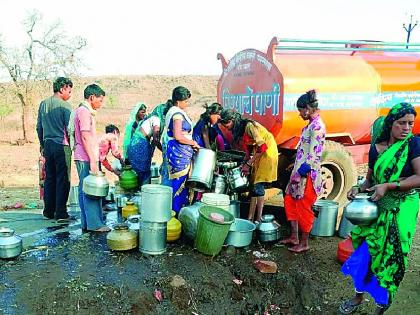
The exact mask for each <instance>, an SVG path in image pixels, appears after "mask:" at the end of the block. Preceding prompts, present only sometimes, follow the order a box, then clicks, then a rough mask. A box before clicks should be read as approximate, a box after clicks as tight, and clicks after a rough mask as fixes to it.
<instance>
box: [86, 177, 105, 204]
mask: <svg viewBox="0 0 420 315" xmlns="http://www.w3.org/2000/svg"><path fill="white" fill-rule="evenodd" d="M108 190H109V183H108V180H107V179H106V177H105V173H103V172H98V173H97V174H95V173H92V172H89V175H88V176H86V177H85V179H84V180H83V192H84V193H85V194H86V195H89V196H91V197H98V198H100V197H105V196H106V195H108Z"/></svg>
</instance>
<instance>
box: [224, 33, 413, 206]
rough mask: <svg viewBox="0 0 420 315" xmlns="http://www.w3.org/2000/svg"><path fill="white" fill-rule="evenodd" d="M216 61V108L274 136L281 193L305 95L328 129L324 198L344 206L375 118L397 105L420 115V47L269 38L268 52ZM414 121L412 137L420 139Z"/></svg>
mask: <svg viewBox="0 0 420 315" xmlns="http://www.w3.org/2000/svg"><path fill="white" fill-rule="evenodd" d="M217 57H218V59H219V60H221V63H222V68H223V72H222V74H221V76H220V79H219V81H218V86H217V98H218V102H219V103H221V104H222V105H223V107H224V108H232V109H235V110H236V111H237V112H239V113H241V114H243V115H244V116H246V117H250V118H252V119H254V120H256V121H258V122H260V123H261V124H263V125H264V126H265V127H266V128H267V129H268V130H269V131H270V132H271V133H272V134H273V135H274V138H275V139H276V142H277V145H278V149H279V168H278V182H277V183H276V185H277V187H279V188H282V189H284V187H285V185H286V183H287V181H288V176H287V171H286V167H287V166H288V165H290V163H292V162H293V159H294V153H295V150H296V148H297V145H298V143H299V140H300V134H301V130H302V128H303V126H304V125H305V124H306V123H305V122H304V121H303V120H302V119H301V118H300V117H299V115H298V112H297V110H296V106H295V104H296V101H297V99H298V97H299V96H300V95H301V94H303V93H305V92H306V91H307V90H310V89H316V90H317V93H318V100H319V106H320V109H321V116H322V118H323V120H324V122H325V124H326V127H327V135H326V140H327V141H326V146H325V148H324V152H323V155H322V176H323V180H324V190H323V194H322V196H321V198H323V199H331V200H336V201H338V202H341V203H342V202H344V201H345V200H346V193H347V191H348V190H349V189H350V187H351V186H352V185H354V184H355V183H356V181H357V168H356V164H362V163H366V162H367V159H368V150H369V146H370V139H371V135H370V131H371V126H372V123H373V122H374V121H375V119H376V118H377V117H379V116H381V115H386V114H387V112H388V111H389V108H390V107H392V106H393V105H394V104H396V103H399V102H402V101H404V102H409V103H411V104H413V105H414V106H415V107H416V109H417V110H418V109H420V44H410V47H408V48H406V44H405V43H404V44H401V43H387V42H374V41H328V40H325V41H318V40H295V39H286V40H281V39H278V38H273V39H272V40H271V42H270V44H269V46H268V49H267V52H262V51H259V50H256V49H245V50H242V51H240V52H238V53H236V54H235V55H234V56H233V57H232V58H231V59H230V60H228V61H227V60H226V59H225V57H224V56H223V55H222V54H218V56H217ZM418 112H419V114H420V111H418ZM419 120H420V115H418V116H417V118H416V123H415V128H414V133H420V121H419Z"/></svg>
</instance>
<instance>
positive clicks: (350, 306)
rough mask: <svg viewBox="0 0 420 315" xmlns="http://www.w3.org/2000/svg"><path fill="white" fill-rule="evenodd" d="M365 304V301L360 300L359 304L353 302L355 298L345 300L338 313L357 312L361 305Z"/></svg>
mask: <svg viewBox="0 0 420 315" xmlns="http://www.w3.org/2000/svg"><path fill="white" fill-rule="evenodd" d="M362 304H363V301H362V302H360V303H359V304H354V303H353V298H351V299H349V300H346V301H343V302H342V303H341V304H340V307H339V308H338V313H339V314H351V313H353V312H355V311H356V310H357V309H358V308H359V307H360V306H361V305H362Z"/></svg>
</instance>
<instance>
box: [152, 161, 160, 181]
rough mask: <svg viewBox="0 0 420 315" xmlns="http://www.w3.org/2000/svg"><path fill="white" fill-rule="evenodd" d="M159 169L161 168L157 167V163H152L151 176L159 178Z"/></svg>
mask: <svg viewBox="0 0 420 315" xmlns="http://www.w3.org/2000/svg"><path fill="white" fill-rule="evenodd" d="M159 168H160V167H159V166H158V165H156V163H155V162H152V164H151V165H150V176H151V177H159V176H160V172H159Z"/></svg>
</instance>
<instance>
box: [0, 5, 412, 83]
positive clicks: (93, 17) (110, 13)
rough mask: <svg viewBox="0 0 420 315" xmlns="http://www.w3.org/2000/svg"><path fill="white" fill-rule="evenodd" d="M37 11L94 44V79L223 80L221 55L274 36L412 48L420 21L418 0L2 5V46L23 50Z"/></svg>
mask: <svg viewBox="0 0 420 315" xmlns="http://www.w3.org/2000/svg"><path fill="white" fill-rule="evenodd" d="M34 9H36V10H38V11H39V12H41V14H42V15H43V18H44V20H45V22H46V23H47V24H48V23H52V22H54V21H56V20H57V19H59V20H60V21H61V22H62V25H63V27H64V29H65V30H66V32H67V35H68V36H82V37H84V38H86V39H87V43H88V46H87V48H86V49H85V50H84V52H83V54H82V58H83V61H84V63H85V65H86V66H87V67H86V69H83V70H82V71H81V74H82V75H93V76H95V75H145V74H158V75H159V74H160V75H183V74H196V75H220V74H221V71H222V67H221V63H220V61H218V60H217V58H216V56H217V53H222V54H223V55H224V56H225V57H226V59H230V58H231V57H233V55H234V54H235V53H237V52H239V51H241V50H243V49H246V48H256V49H260V50H262V51H265V50H266V49H267V47H268V44H269V42H270V40H271V38H273V37H274V36H277V37H278V38H299V39H336V40H358V39H370V40H383V41H393V42H405V40H406V36H407V33H406V31H405V30H404V29H403V26H402V25H403V23H404V22H405V23H406V24H408V23H409V21H410V15H411V14H412V15H413V16H414V17H413V22H415V21H416V20H420V1H419V0H399V1H396V0H351V1H342V0H294V1H293V0H290V1H283V0H275V1H271V0H258V1H257V0H253V1H251V0H143V1H142V0H132V1H128V0H119V1H115V0H112V1H98V0H72V1H57V0H37V1H34V0H0V34H1V35H2V36H1V38H2V41H3V44H7V45H9V46H10V45H17V46H20V45H22V43H23V42H24V40H25V33H24V31H23V27H22V20H23V19H24V18H25V17H26V16H27V13H28V12H29V11H31V10H34ZM410 41H411V42H418V43H420V25H418V26H416V27H415V28H414V30H413V32H412V35H411V39H410Z"/></svg>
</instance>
